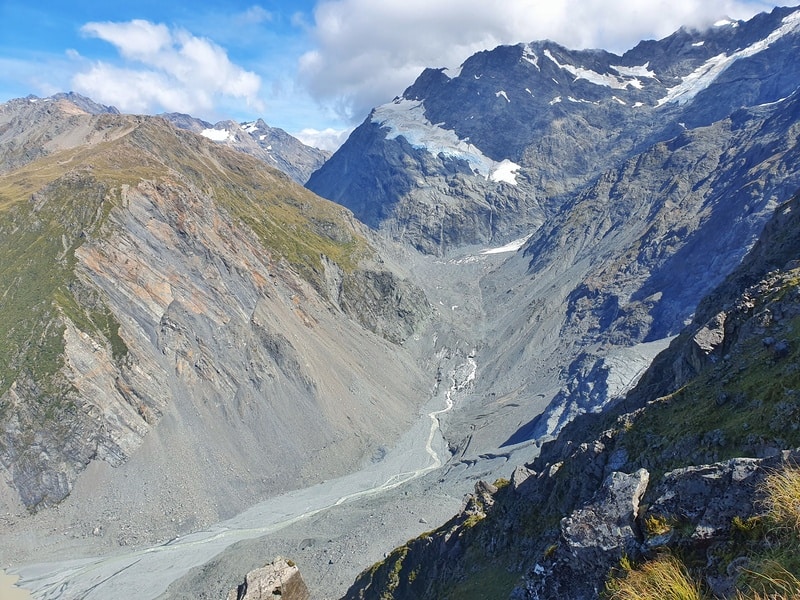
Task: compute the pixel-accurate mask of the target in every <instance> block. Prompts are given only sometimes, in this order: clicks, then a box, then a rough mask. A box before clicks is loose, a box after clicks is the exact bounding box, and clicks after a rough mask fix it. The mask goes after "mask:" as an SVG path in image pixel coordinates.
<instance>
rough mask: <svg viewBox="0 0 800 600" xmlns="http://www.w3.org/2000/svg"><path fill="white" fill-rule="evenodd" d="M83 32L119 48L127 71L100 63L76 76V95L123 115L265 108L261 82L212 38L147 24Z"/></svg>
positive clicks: (92, 25)
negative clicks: (222, 106)
mask: <svg viewBox="0 0 800 600" xmlns="http://www.w3.org/2000/svg"><path fill="white" fill-rule="evenodd" d="M251 10H252V9H251ZM259 14H260V13H259ZM261 16H262V17H263V15H261ZM82 32H83V33H84V34H85V35H87V36H91V37H96V38H99V39H101V40H104V41H106V42H109V43H110V44H112V45H114V46H115V47H116V48H117V50H118V51H119V54H120V56H121V57H122V58H123V59H125V65H124V66H118V65H115V64H110V63H108V62H97V63H94V64H93V65H92V66H91V67H90V68H89V69H85V70H82V71H81V72H79V73H77V74H76V75H75V76H74V77H73V80H72V84H73V86H74V88H75V90H76V91H78V92H81V93H84V94H86V95H88V96H90V97H92V98H94V99H95V100H97V101H99V102H103V103H105V104H112V105H114V106H116V107H117V108H119V109H120V110H122V111H123V112H158V111H162V110H163V111H181V112H190V113H192V112H195V113H197V112H200V113H209V112H211V111H213V109H214V108H215V107H216V106H217V104H219V103H220V102H221V101H224V100H231V99H234V100H237V101H239V102H242V101H243V102H244V103H245V104H247V106H249V107H251V108H255V109H257V110H261V109H262V104H261V101H260V100H259V96H258V94H259V90H260V87H261V79H260V77H259V76H258V75H256V74H255V73H253V72H251V71H246V70H244V69H242V68H241V67H239V66H238V65H235V64H233V63H232V62H231V61H230V59H229V58H228V55H227V53H226V51H225V50H224V49H223V48H221V47H220V46H218V45H216V44H214V43H213V42H211V41H210V40H208V39H205V38H200V37H196V36H193V35H191V34H190V33H188V32H186V31H183V30H180V29H178V30H172V29H170V28H168V27H167V26H166V25H163V24H156V23H151V22H149V21H143V20H134V21H128V22H124V23H87V24H86V25H84V27H83V28H82Z"/></svg>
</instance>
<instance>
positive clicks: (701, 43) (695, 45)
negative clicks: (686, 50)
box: [692, 41, 705, 48]
mask: <svg viewBox="0 0 800 600" xmlns="http://www.w3.org/2000/svg"><path fill="white" fill-rule="evenodd" d="M704 44H705V41H700V42H695V43H694V44H692V46H693V47H695V48H699V47H700V46H703V45H704Z"/></svg>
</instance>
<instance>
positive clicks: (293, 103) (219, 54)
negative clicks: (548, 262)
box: [0, 0, 798, 147]
mask: <svg viewBox="0 0 800 600" xmlns="http://www.w3.org/2000/svg"><path fill="white" fill-rule="evenodd" d="M797 3H798V2H797V1H793V2H786V3H784V5H796V4H797ZM774 6H776V4H775V3H771V2H763V1H755V0H498V1H497V2H486V1H485V0H316V1H314V0H300V1H297V0H294V1H286V0H275V1H269V0H262V1H260V2H254V1H252V0H250V1H246V2H225V3H219V2H210V1H207V0H196V1H194V2H191V3H184V2H180V1H171V0H160V1H154V0H144V1H141V0H140V1H137V2H125V1H113V0H112V1H109V0H105V1H103V2H89V1H85V0H71V1H69V2H63V1H56V0H37V1H32V0H28V1H24V2H23V1H19V0H0V102H2V101H5V100H8V99H10V98H15V97H21V96H26V95H28V94H36V95H38V96H47V95H50V94H53V93H55V92H59V91H70V90H74V91H76V92H79V93H82V94H85V95H87V96H89V97H91V98H93V99H95V100H97V101H99V102H103V103H105V104H112V105H114V106H117V107H118V108H119V109H120V110H122V111H124V112H136V113H148V114H157V113H159V112H165V111H180V112H188V113H190V114H192V115H194V116H197V117H200V118H203V119H206V120H208V121H211V122H215V121H217V120H222V119H226V118H233V119H236V120H239V121H242V120H250V119H254V118H257V117H262V118H264V120H265V121H266V122H267V123H269V124H270V125H272V126H277V127H282V128H283V129H286V130H287V131H289V132H290V133H292V134H295V135H298V136H299V137H301V139H304V141H307V142H311V143H315V144H316V145H320V146H326V145H327V146H328V147H332V146H335V145H336V143H338V142H340V141H341V140H342V137H343V135H345V134H346V132H347V131H348V130H350V129H351V128H352V127H353V126H354V125H356V124H358V123H359V122H360V121H362V120H363V119H364V118H365V117H366V116H367V114H368V112H369V109H370V108H371V107H373V106H376V105H378V104H381V103H384V102H387V101H389V100H391V99H392V98H393V97H394V96H396V95H399V94H401V93H402V92H403V90H404V89H405V87H407V86H408V85H410V84H411V83H412V82H413V80H414V79H415V77H416V76H417V75H418V74H419V73H420V71H421V70H422V69H423V68H424V67H426V66H431V67H443V66H444V67H451V68H455V67H457V66H458V65H459V64H460V63H461V62H462V61H463V60H464V59H465V58H466V57H468V56H470V55H471V54H473V53H474V52H477V51H479V50H482V49H486V48H492V47H495V46H497V45H499V44H510V43H518V42H529V41H533V40H537V39H543V38H549V39H553V40H555V41H557V42H559V43H562V44H564V45H566V46H569V47H573V48H586V47H599V48H605V49H608V50H612V51H616V52H622V51H624V50H626V49H628V48H630V47H631V46H633V45H634V44H635V43H636V42H637V41H638V40H640V39H651V38H660V37H664V36H666V35H669V34H670V33H671V32H672V31H674V30H675V29H677V28H678V27H680V26H681V25H688V26H692V27H705V26H708V25H710V24H711V23H713V22H714V21H715V20H717V19H719V18H721V17H726V16H727V17H732V18H742V19H746V18H749V17H750V16H752V15H753V14H755V13H757V12H760V11H764V10H771V9H772V8H773V7H774Z"/></svg>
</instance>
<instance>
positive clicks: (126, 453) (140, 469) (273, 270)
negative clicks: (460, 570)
mask: <svg viewBox="0 0 800 600" xmlns="http://www.w3.org/2000/svg"><path fill="white" fill-rule="evenodd" d="M3 111H4V114H5V115H7V116H6V121H5V126H4V129H3V135H4V136H6V138H8V139H11V140H12V141H11V142H10V143H8V144H5V145H3V146H2V147H3V155H2V161H1V162H2V164H4V165H5V167H4V172H3V174H2V175H0V199H1V200H0V242H1V243H0V254H2V258H0V278H1V279H2V281H4V282H8V284H9V287H8V288H7V289H5V290H4V292H3V299H4V301H3V303H2V306H0V313H2V314H0V345H2V346H1V347H0V350H2V352H0V465H2V470H3V471H4V477H3V480H4V483H3V485H4V486H7V487H6V488H4V491H3V493H2V494H0V498H3V501H4V502H5V503H6V508H7V509H11V510H16V508H17V503H19V504H21V505H23V506H25V507H27V508H28V509H29V510H30V511H36V510H38V509H41V508H43V507H48V506H53V505H55V504H58V503H60V502H63V501H64V500H65V498H68V496H69V494H70V493H71V492H72V491H73V489H74V486H75V485H76V483H77V482H78V480H79V479H80V475H81V473H82V472H83V471H84V470H85V469H87V468H90V470H91V471H92V473H93V474H92V479H93V482H94V483H93V486H92V487H93V491H92V492H91V494H90V495H92V496H93V497H94V499H95V501H96V502H97V503H98V505H99V506H101V507H102V506H110V507H113V509H112V508H108V509H107V510H111V511H113V513H114V515H116V516H115V517H114V519H119V520H120V521H126V520H130V521H131V522H132V523H134V525H133V526H134V527H136V530H137V531H139V530H142V529H145V530H147V529H150V530H151V531H149V532H148V533H147V535H152V536H155V535H163V534H165V533H168V531H169V530H170V529H173V530H180V528H181V526H182V525H181V524H183V525H184V526H185V525H186V524H187V523H189V522H195V523H201V522H207V521H209V520H212V519H218V518H220V516H222V515H229V514H231V513H232V512H234V511H235V510H237V509H239V508H243V507H244V506H246V505H247V504H248V503H252V502H254V501H255V499H257V498H259V497H260V496H261V495H263V494H265V493H274V492H276V491H279V490H282V489H286V488H288V487H295V486H298V485H302V484H303V483H307V482H312V481H316V480H319V479H321V478H327V477H330V476H331V475H332V474H336V473H342V472H345V471H346V470H349V469H351V468H353V467H354V466H356V465H357V464H359V462H360V460H361V459H362V458H363V457H364V456H369V455H370V454H372V452H374V451H375V449H376V448H377V447H378V446H380V445H382V444H385V443H387V441H388V440H390V439H392V438H393V436H395V435H397V434H399V433H400V432H401V431H402V430H403V429H404V426H405V424H406V423H407V420H408V418H409V415H411V414H413V410H412V408H413V407H414V406H415V405H416V404H417V403H418V402H422V401H423V400H425V399H426V397H427V389H428V381H429V380H428V377H429V375H428V374H426V373H424V372H423V371H422V370H421V369H420V368H419V367H418V366H417V365H416V362H415V361H414V360H413V359H412V358H411V357H410V355H409V354H408V353H406V352H405V351H404V350H403V349H402V348H400V347H399V346H398V345H396V343H398V342H402V341H404V340H405V339H407V337H408V336H410V335H412V334H413V333H414V332H416V331H418V330H419V329H420V328H421V327H422V326H424V323H425V321H426V319H427V318H428V315H429V307H428V303H427V300H426V298H425V296H424V294H422V292H421V291H419V290H418V289H417V288H415V287H414V286H412V285H411V284H409V283H408V282H407V281H405V280H404V279H403V278H402V277H401V276H399V275H397V274H396V273H395V272H393V271H391V270H390V269H391V268H390V267H389V266H388V265H387V264H385V263H384V262H383V261H382V259H381V258H380V257H379V256H378V255H377V253H376V251H375V249H374V247H373V246H372V245H371V243H370V242H369V241H368V238H367V237H365V233H364V231H363V230H362V228H361V227H360V226H359V225H358V224H357V223H356V222H355V221H354V220H353V219H352V217H351V216H350V215H349V214H348V213H347V211H345V210H344V209H342V208H341V207H337V206H336V205H333V204H331V203H328V202H326V201H323V200H321V199H319V198H317V197H316V196H314V195H313V194H311V193H310V192H308V191H306V190H304V189H303V188H301V187H299V186H297V185H296V184H294V183H293V182H291V181H290V180H289V179H288V178H287V177H286V176H284V175H282V174H280V173H278V172H276V171H273V170H270V169H268V168H265V167H264V166H263V164H261V163H259V162H258V161H256V160H255V159H250V158H248V157H246V156H244V155H241V154H239V153H236V152H234V151H231V150H229V149H227V148H224V147H219V146H216V145H214V144H213V143H211V142H209V141H207V140H204V139H203V138H201V137H199V136H195V135H194V134H191V133H187V132H181V131H178V130H176V129H173V128H172V127H171V126H170V125H168V124H167V123H166V122H164V121H163V120H161V119H158V118H146V117H129V116H121V115H113V114H103V115H90V114H88V113H86V112H84V111H83V110H82V109H80V108H79V107H77V106H76V105H74V104H72V103H69V102H68V101H66V100H59V101H54V102H50V103H33V102H31V101H14V103H12V105H4V106H3ZM8 115H10V117H9V116H8ZM26 118H27V119H30V120H31V123H30V125H29V126H26V127H19V126H18V124H19V123H22V122H23V121H24V119H26ZM45 130H47V131H48V132H50V133H48V135H49V136H50V140H49V141H48V142H47V143H44V144H43V142H42V138H41V137H40V135H39V133H38V132H41V131H45ZM334 274H335V275H334ZM376 307H380V308H376ZM376 365H378V366H379V368H375V367H376ZM376 407H377V408H376ZM100 463H106V464H107V465H110V466H111V467H116V469H114V468H112V469H103V468H100V469H98V464H100ZM123 465H124V466H125V467H126V468H125V469H124V470H125V471H126V474H125V475H124V477H123V474H122V473H121V471H122V470H123V469H121V467H122V466H123ZM134 473H136V476H135V479H136V481H135V482H134V480H133V479H134V478H133V474H134ZM128 475H131V476H132V479H131V480H128ZM81 490H82V491H81V493H82V494H83V493H88V492H87V490H83V488H81ZM186 498H192V502H186V501H184V499H186ZM145 501H148V502H152V503H153V505H154V506H158V507H160V509H161V510H159V511H158V512H161V511H162V510H163V514H162V515H161V516H160V517H158V516H156V517H155V521H156V522H154V523H139V525H138V526H136V525H135V521H136V518H135V510H134V507H136V506H137V503H140V502H145ZM126 507H127V508H126ZM114 519H111V520H112V521H113V520H114ZM106 527H107V529H109V530H116V529H119V531H109V533H111V534H113V533H116V534H117V535H118V536H119V540H120V543H125V539H126V535H127V534H125V532H124V529H125V527H123V525H122V524H119V523H118V524H115V523H113V522H110V523H107V524H106ZM161 527H163V528H165V529H163V530H162V531H161V532H160V533H159V528H161ZM140 541H141V540H140Z"/></svg>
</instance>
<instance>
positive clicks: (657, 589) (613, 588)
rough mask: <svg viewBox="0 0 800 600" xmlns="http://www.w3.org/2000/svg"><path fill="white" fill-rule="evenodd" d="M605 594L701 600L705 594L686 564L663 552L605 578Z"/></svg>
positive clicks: (615, 599)
mask: <svg viewBox="0 0 800 600" xmlns="http://www.w3.org/2000/svg"><path fill="white" fill-rule="evenodd" d="M606 597H607V598H609V599H611V600H667V599H670V600H703V599H705V598H707V596H706V595H704V594H703V592H702V591H701V589H700V586H699V585H698V584H697V583H696V582H695V581H694V580H693V579H692V577H691V576H690V575H689V571H688V570H687V569H686V566H685V565H684V564H683V563H682V562H681V561H680V560H679V559H677V558H675V557H674V556H672V555H669V554H664V555H661V556H659V557H658V558H655V559H653V560H651V561H648V562H646V563H645V564H644V565H642V566H641V567H640V568H638V569H629V568H625V569H624V575H623V576H622V577H619V578H614V579H612V580H611V581H609V583H608V586H607V588H606Z"/></svg>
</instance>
